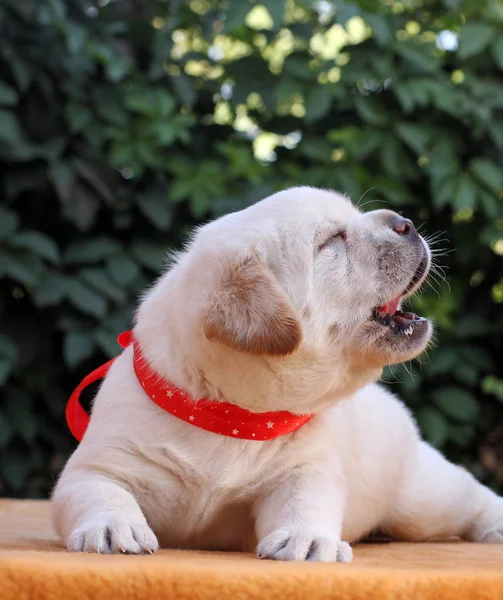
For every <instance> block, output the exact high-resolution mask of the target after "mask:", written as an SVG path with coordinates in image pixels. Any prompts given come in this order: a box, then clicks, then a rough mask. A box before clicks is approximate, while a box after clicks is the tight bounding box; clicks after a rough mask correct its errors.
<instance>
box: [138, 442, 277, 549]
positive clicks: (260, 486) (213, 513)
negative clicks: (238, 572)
mask: <svg viewBox="0 0 503 600" xmlns="http://www.w3.org/2000/svg"><path fill="white" fill-rule="evenodd" d="M144 457H145V458H148V461H147V464H148V472H143V473H142V478H141V480H142V481H141V484H140V485H141V486H142V488H143V489H141V490H137V491H138V492H139V493H138V495H139V496H140V498H141V501H140V503H141V505H142V509H143V511H144V512H145V515H146V517H147V519H148V520H149V522H150V523H151V525H152V526H153V527H154V530H155V531H156V533H158V534H159V535H160V536H161V538H162V539H163V541H165V542H166V543H170V544H179V543H182V544H189V545H190V544H191V543H194V544H195V547H196V546H197V545H198V544H199V543H202V538H201V536H202V537H203V538H204V539H205V543H208V544H210V545H211V544H214V543H217V540H220V541H219V542H218V544H217V546H218V547H221V548H227V547H231V546H228V544H229V543H230V542H232V543H234V542H236V540H235V532H236V531H238V530H240V527H241V528H242V529H243V533H245V530H247V529H249V527H248V526H246V527H245V523H249V524H250V526H251V521H252V513H253V504H254V502H255V500H256V499H257V497H258V496H259V495H260V494H261V493H262V492H263V490H264V489H265V488H266V487H267V486H268V485H270V482H271V481H272V480H273V479H274V478H277V477H279V476H280V475H281V472H282V467H281V460H280V453H278V452H275V451H274V448H266V447H265V446H262V445H261V444H260V443H258V442H252V443H251V446H250V442H243V440H232V439H229V440H226V439H219V438H216V440H215V441H213V440H210V442H209V443H208V442H207V441H206V443H203V444H201V441H200V443H199V444H194V445H191V444H187V441H186V440H178V441H177V440H171V441H170V442H169V443H168V444H152V445H150V446H147V447H145V448H144ZM144 477H145V478H144ZM217 523H218V527H217V530H218V531H213V530H214V529H215V527H216V524H217ZM240 523H241V525H239V524H240ZM222 536H223V537H222ZM196 540H197V541H196Z"/></svg>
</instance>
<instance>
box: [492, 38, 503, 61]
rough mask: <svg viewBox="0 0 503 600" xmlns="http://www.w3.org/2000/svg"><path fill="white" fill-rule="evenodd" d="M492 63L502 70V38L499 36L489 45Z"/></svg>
mask: <svg viewBox="0 0 503 600" xmlns="http://www.w3.org/2000/svg"><path fill="white" fill-rule="evenodd" d="M491 51H492V55H493V58H494V61H495V62H496V64H497V65H498V67H499V68H500V69H503V37H502V36H501V35H499V36H498V37H497V38H496V39H495V40H494V41H493V43H492V44H491Z"/></svg>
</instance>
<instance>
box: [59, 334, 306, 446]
mask: <svg viewBox="0 0 503 600" xmlns="http://www.w3.org/2000/svg"><path fill="white" fill-rule="evenodd" d="M118 342H119V344H120V345H121V346H122V347H123V348H126V347H127V346H129V345H130V344H131V343H132V344H133V352H134V358H133V366H134V371H135V374H136V377H137V379H138V381H139V383H140V385H141V386H142V387H143V389H144V391H145V393H146V394H147V396H148V397H149V398H150V399H151V400H152V401H153V402H155V404H157V406H159V407H160V408H162V409H163V410H165V411H166V412H168V413H170V414H171V415H173V416H175V417H178V418H179V419H182V420H183V421H186V422H187V423H190V424H191V425H195V426H196V427H200V428H201V429H205V430H206V431H211V432H213V433H218V434H220V435H225V436H228V437H234V438H241V439H243V440H257V441H265V440H273V439H274V438H277V437H280V436H282V435H286V434H288V433H292V432H293V431H296V430H297V429H299V428H300V427H302V425H304V424H305V423H307V422H308V421H309V420H310V419H312V418H313V416H314V415H294V414H292V413H289V412H285V411H281V412H265V413H252V412H250V411H249V410H246V409H244V408H240V407H239V406H236V405H235V404H230V403H228V402H215V401H211V400H197V401H196V400H194V399H193V398H191V397H190V396H188V395H187V394H186V393H185V392H183V391H182V390H180V389H178V388H177V387H175V386H174V385H173V384H172V383H170V382H169V381H166V380H165V379H163V378H162V377H161V376H160V375H159V374H158V373H156V372H155V371H154V370H153V369H152V368H151V367H150V366H149V364H148V363H147V361H146V360H145V358H144V357H143V355H142V353H141V349H140V346H139V344H138V342H137V341H136V340H135V339H134V337H133V333H132V332H131V331H125V332H124V333H121V334H120V335H119V337H118ZM114 360H115V358H113V359H112V360H109V361H108V362H107V363H105V364H104V365H102V366H101V367H99V368H98V369H96V370H94V371H93V372H92V373H90V374H89V375H88V376H87V377H85V378H84V379H83V380H82V382H81V383H80V385H79V386H78V387H77V388H76V389H75V391H74V392H73V394H72V395H71V396H70V399H69V400H68V404H67V405H66V420H67V422H68V426H69V428H70V431H71V432H72V434H73V435H74V437H75V438H76V439H77V440H78V441H79V442H80V440H81V439H82V437H83V436H84V433H85V431H86V429H87V426H88V424H89V415H88V414H87V412H86V411H85V410H84V409H83V408H82V405H81V404H80V402H79V398H80V394H81V393H82V390H83V389H85V388H86V387H87V386H88V385H90V384H91V383H93V382H95V381H97V380H98V379H101V378H102V377H104V376H105V375H106V374H107V372H108V370H109V369H110V367H111V365H112V363H113V362H114Z"/></svg>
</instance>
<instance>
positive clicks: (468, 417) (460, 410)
mask: <svg viewBox="0 0 503 600" xmlns="http://www.w3.org/2000/svg"><path fill="white" fill-rule="evenodd" d="M432 396H433V399H434V401H435V403H436V404H437V406H438V407H439V408H440V409H441V410H442V412H443V413H444V414H445V415H447V416H448V417H451V418H452V419H455V420H456V421H461V422H467V423H470V422H473V421H474V420H475V419H476V418H477V415H478V412H479V407H478V404H477V401H476V400H475V398H474V397H473V396H472V394H470V393H469V392H467V391H466V390H464V389H463V388H459V387H455V386H448V387H443V388H440V389H438V390H435V391H434V392H433V394H432Z"/></svg>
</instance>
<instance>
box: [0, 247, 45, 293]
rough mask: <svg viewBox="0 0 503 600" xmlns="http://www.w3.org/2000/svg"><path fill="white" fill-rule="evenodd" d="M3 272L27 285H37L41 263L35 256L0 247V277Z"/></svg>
mask: <svg viewBox="0 0 503 600" xmlns="http://www.w3.org/2000/svg"><path fill="white" fill-rule="evenodd" d="M2 272H3V273H4V274H6V275H8V276H9V277H11V279H13V280H14V281H17V282H18V283H22V284H23V285H26V286H33V285H35V284H36V283H37V281H38V279H39V277H40V275H41V270H40V264H39V263H38V262H37V261H36V259H35V257H33V256H27V255H26V254H22V253H18V252H14V251H12V250H8V249H7V248H5V249H3V250H2V249H1V248H0V277H1V275H2Z"/></svg>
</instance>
